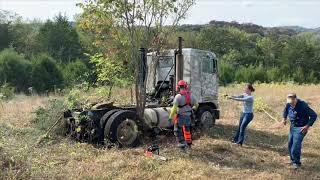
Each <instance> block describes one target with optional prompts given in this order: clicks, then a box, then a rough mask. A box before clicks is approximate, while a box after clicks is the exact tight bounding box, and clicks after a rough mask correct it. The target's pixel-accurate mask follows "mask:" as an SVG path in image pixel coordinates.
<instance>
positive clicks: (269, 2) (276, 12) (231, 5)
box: [0, 0, 320, 28]
mask: <svg viewBox="0 0 320 180" xmlns="http://www.w3.org/2000/svg"><path fill="white" fill-rule="evenodd" d="M80 1H81V0H0V9H4V10H10V11H14V12H16V13H18V14H19V15H21V16H22V17H23V18H24V19H34V18H37V19H41V20H45V19H47V18H52V17H53V16H54V15H56V14H58V13H59V12H62V13H64V14H66V15H67V16H68V17H70V19H73V16H74V15H75V14H76V13H80V12H81V10H80V9H79V8H78V7H76V3H77V2H80ZM319 18H320V0H196V5H195V6H194V7H193V8H192V9H191V11H190V12H189V14H188V17H187V19H186V20H184V22H183V23H187V24H205V23H208V22H209V21H211V20H223V21H238V22H241V23H244V22H246V23H254V24H258V25H263V26H288V25H298V26H304V27H308V28H315V27H320V21H319Z"/></svg>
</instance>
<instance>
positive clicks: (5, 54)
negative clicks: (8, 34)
mask: <svg viewBox="0 0 320 180" xmlns="http://www.w3.org/2000/svg"><path fill="white" fill-rule="evenodd" d="M30 70H31V64H30V62H29V61H27V60H25V59H24V57H23V56H22V55H19V54H18V53H17V52H16V51H14V49H12V48H11V49H5V50H3V51H1V52H0V84H1V85H3V84H6V83H8V84H10V85H11V86H13V87H14V88H15V89H16V90H17V91H18V92H20V91H26V90H27V88H28V87H29V85H30Z"/></svg>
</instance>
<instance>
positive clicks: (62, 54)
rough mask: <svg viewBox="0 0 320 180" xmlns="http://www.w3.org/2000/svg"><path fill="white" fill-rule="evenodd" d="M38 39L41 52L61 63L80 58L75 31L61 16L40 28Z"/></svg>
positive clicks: (77, 37) (79, 46)
mask: <svg viewBox="0 0 320 180" xmlns="http://www.w3.org/2000/svg"><path fill="white" fill-rule="evenodd" d="M38 39H39V42H40V47H41V48H42V51H44V52H47V53H48V54H49V55H50V56H52V57H53V58H55V59H57V60H59V61H61V62H65V63H66V62H71V61H74V60H76V59H77V58H81V56H82V54H81V52H82V48H81V45H80V41H79V36H78V34H77V31H76V29H75V28H74V27H73V26H72V25H71V23H70V22H69V21H68V18H67V17H66V16H62V15H61V14H59V15H57V16H56V17H55V18H54V21H51V20H48V21H47V22H46V23H45V24H44V25H43V26H42V27H41V28H40V30H39V35H38Z"/></svg>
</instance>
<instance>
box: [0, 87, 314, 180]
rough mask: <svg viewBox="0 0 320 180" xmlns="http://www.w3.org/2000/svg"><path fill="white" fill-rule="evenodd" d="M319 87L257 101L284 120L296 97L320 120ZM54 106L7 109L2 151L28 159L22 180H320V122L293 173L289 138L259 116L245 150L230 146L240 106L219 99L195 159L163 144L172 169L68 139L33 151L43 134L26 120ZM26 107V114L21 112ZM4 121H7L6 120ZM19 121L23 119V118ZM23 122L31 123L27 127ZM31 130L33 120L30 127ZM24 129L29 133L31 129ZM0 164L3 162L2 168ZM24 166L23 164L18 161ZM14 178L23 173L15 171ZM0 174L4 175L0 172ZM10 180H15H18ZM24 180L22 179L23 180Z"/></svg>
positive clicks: (260, 91)
mask: <svg viewBox="0 0 320 180" xmlns="http://www.w3.org/2000/svg"><path fill="white" fill-rule="evenodd" d="M319 88H320V86H316V85H311V86H297V85H290V84H289V85H268V84H261V85H257V86H256V90H257V91H256V93H255V96H256V98H257V97H261V98H262V100H263V102H264V103H265V104H267V105H268V107H270V109H271V111H272V112H270V113H271V114H272V115H273V116H275V117H277V118H278V119H279V120H280V119H281V113H282V109H283V106H284V103H285V96H286V94H287V93H288V92H292V91H294V92H296V93H297V94H298V96H299V97H301V98H302V99H305V100H307V101H308V102H309V103H310V104H311V106H312V107H313V108H314V109H315V110H316V111H317V112H319V113H320V106H319V104H320V99H319V94H320V90H319ZM242 89H243V85H234V86H229V87H223V88H220V92H221V94H225V93H227V94H239V93H241V92H242ZM115 91H116V93H115V94H116V95H118V97H119V98H121V97H122V96H123V97H125V98H128V97H130V96H129V94H128V91H127V90H125V91H122V92H123V94H121V93H120V92H121V91H120V90H119V89H116V90H115ZM46 101H47V99H46V98H43V97H28V98H22V99H19V100H13V101H12V102H9V103H4V104H3V108H2V109H1V121H0V122H2V123H10V124H11V126H10V127H7V126H0V136H2V137H1V138H0V142H1V143H0V144H2V145H0V146H3V147H5V150H6V151H7V152H11V153H12V154H11V156H12V157H14V158H16V157H19V156H22V157H23V158H22V159H24V160H25V161H24V162H25V164H23V166H18V167H24V171H22V172H23V174H25V175H26V176H24V177H28V178H32V179H320V158H319V157H320V151H319V149H320V141H319V139H320V133H318V132H319V131H320V122H316V123H315V125H314V127H313V128H312V130H311V131H310V132H309V133H308V135H307V136H306V139H305V142H304V148H303V154H302V157H303V159H302V163H303V165H304V167H303V169H301V170H298V171H293V170H291V169H290V168H289V167H288V166H287V165H286V163H285V162H286V161H288V156H287V149H286V146H287V145H286V143H287V133H288V127H285V128H283V129H273V128H271V127H272V126H273V125H274V124H275V123H276V122H275V121H274V120H272V119H270V118H269V117H268V116H267V115H265V114H264V113H262V112H256V113H255V118H254V120H253V122H252V123H251V124H250V125H249V128H248V131H247V138H246V142H245V145H244V146H243V147H238V146H233V145H232V144H231V143H230V140H231V139H232V136H233V134H234V131H235V130H236V128H237V124H238V118H239V111H240V109H239V108H240V107H241V104H239V103H236V102H233V101H230V100H226V99H224V98H221V99H220V108H221V114H222V117H221V119H220V120H218V121H217V124H216V126H215V127H214V128H213V129H212V131H211V132H210V133H208V134H207V135H205V136H201V137H197V138H196V139H195V140H194V146H193V149H192V151H191V152H190V153H188V154H185V153H181V152H180V151H178V150H177V149H176V148H175V146H174V137H173V136H169V137H166V136H160V137H159V145H160V147H161V149H160V154H161V155H163V156H165V157H167V158H168V161H158V160H155V159H153V158H149V157H146V156H145V155H144V153H143V150H144V148H145V147H146V146H147V144H145V145H142V146H141V147H138V148H135V149H120V150H119V149H111V150H107V149H97V148H95V147H93V146H91V145H89V144H82V143H75V142H73V141H71V140H68V139H63V140H60V141H57V140H51V141H48V142H47V143H45V144H42V145H41V146H38V147H34V148H30V146H31V145H32V144H33V143H34V142H35V141H36V139H37V137H35V136H40V135H41V134H42V131H38V130H36V129H33V128H32V127H31V126H30V124H29V123H26V124H24V123H25V122H28V120H26V119H30V118H32V115H30V112H32V111H33V109H34V108H35V107H36V106H38V105H43V104H45V103H46ZM14 107H19V108H20V109H23V110H17V109H18V108H14ZM4 114H5V116H4ZM17 117H18V118H17ZM23 117H28V118H26V119H24V118H23ZM29 122H30V120H29ZM0 124H1V123H0ZM24 125H25V127H24ZM0 161H1V160H0ZM18 162H19V161H18ZM12 172H13V174H14V172H16V171H12ZM0 173H1V168H0ZM10 177H14V176H13V175H12V176H10ZM20 177H22V176H20Z"/></svg>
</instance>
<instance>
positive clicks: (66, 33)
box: [0, 11, 94, 93]
mask: <svg viewBox="0 0 320 180" xmlns="http://www.w3.org/2000/svg"><path fill="white" fill-rule="evenodd" d="M77 31H78V30H77V29H76V27H75V26H74V25H73V24H72V23H70V22H69V21H68V18H67V17H65V16H63V15H61V14H59V15H57V16H56V17H55V18H54V19H53V20H47V21H46V22H44V23H43V22H38V21H32V22H28V23H26V22H24V21H23V20H22V19H21V17H19V16H18V15H16V14H13V13H11V12H7V11H0V38H1V41H0V87H10V88H14V90H15V91H16V92H25V93H26V92H29V91H33V92H37V93H45V92H50V91H54V90H59V89H60V90H61V89H63V88H66V87H71V86H73V85H76V84H79V83H83V82H87V81H90V78H91V77H92V75H91V74H92V73H90V70H89V69H90V68H91V67H90V63H89V58H88V57H86V56H85V52H86V50H85V41H82V40H81V34H80V33H79V32H77ZM91 81H94V78H93V79H92V80H91Z"/></svg>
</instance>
